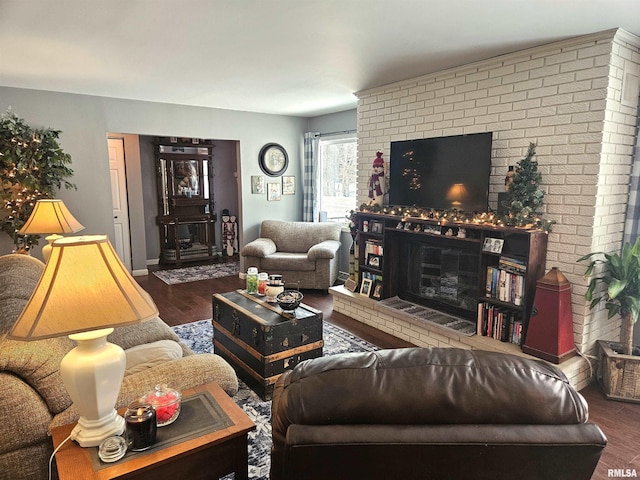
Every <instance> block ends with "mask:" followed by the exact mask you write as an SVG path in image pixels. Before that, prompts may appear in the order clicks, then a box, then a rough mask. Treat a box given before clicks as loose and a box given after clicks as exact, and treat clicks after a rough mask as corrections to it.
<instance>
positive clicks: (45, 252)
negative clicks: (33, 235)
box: [42, 233, 64, 263]
mask: <svg viewBox="0 0 640 480" xmlns="http://www.w3.org/2000/svg"><path fill="white" fill-rule="evenodd" d="M59 238H64V237H63V236H62V235H58V234H57V233H52V234H51V235H47V236H46V237H44V239H45V240H46V241H47V242H49V243H47V244H46V245H43V247H42V258H44V263H47V262H48V261H49V257H50V256H51V249H52V248H53V247H52V246H51V245H53V242H55V241H56V240H57V239H59Z"/></svg>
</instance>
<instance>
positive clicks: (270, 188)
mask: <svg viewBox="0 0 640 480" xmlns="http://www.w3.org/2000/svg"><path fill="white" fill-rule="evenodd" d="M281 187H282V184H281V183H267V200H268V201H270V202H279V201H280V197H281V195H282V189H281Z"/></svg>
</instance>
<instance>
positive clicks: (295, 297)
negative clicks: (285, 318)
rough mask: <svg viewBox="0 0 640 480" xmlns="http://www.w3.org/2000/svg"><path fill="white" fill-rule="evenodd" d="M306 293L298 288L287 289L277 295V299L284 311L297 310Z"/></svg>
mask: <svg viewBox="0 0 640 480" xmlns="http://www.w3.org/2000/svg"><path fill="white" fill-rule="evenodd" d="M303 298H304V295H302V293H300V292H299V291H298V290H285V291H284V292H281V293H279V294H278V295H276V301H277V302H278V305H279V306H280V308H281V309H282V310H284V311H291V310H295V309H296V308H298V307H299V306H300V303H302V299H303Z"/></svg>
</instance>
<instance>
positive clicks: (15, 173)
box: [0, 111, 76, 251]
mask: <svg viewBox="0 0 640 480" xmlns="http://www.w3.org/2000/svg"><path fill="white" fill-rule="evenodd" d="M59 137H60V131H59V130H53V129H51V128H33V127H31V126H29V125H28V124H27V123H26V122H25V121H24V120H23V119H22V118H18V117H17V116H16V115H15V114H14V113H12V112H11V111H9V112H7V113H6V114H4V115H2V117H0V230H2V231H4V232H6V233H7V234H9V236H11V238H12V239H13V243H14V244H15V245H16V250H17V251H28V250H29V249H30V248H31V246H32V245H34V244H35V245H37V244H38V238H39V237H38V236H37V235H27V236H23V235H19V234H18V230H20V228H21V227H22V225H24V223H25V222H26V220H27V219H28V218H29V215H31V211H32V210H33V206H34V205H35V203H36V200H39V199H41V198H52V197H53V194H54V192H55V191H56V190H59V189H60V188H61V187H62V186H64V187H65V188H67V189H71V188H74V189H75V188H76V186H75V185H74V184H72V183H70V182H69V181H67V180H66V179H67V178H68V177H70V176H72V175H73V170H71V168H69V165H70V164H71V157H70V156H69V154H67V153H64V151H63V150H62V148H61V147H60V144H59V142H58V139H59Z"/></svg>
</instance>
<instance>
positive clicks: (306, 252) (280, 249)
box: [240, 220, 341, 290]
mask: <svg viewBox="0 0 640 480" xmlns="http://www.w3.org/2000/svg"><path fill="white" fill-rule="evenodd" d="M340 228H341V227H340V225H339V224H337V223H331V222H322V223H313V222H286V221H281V220H264V221H263V222H262V223H261V225H260V238H258V239H256V240H253V241H252V242H249V243H247V244H246V245H245V246H244V247H242V250H241V251H240V254H241V255H242V256H243V257H245V258H246V266H247V267H257V268H258V270H259V271H261V272H267V273H269V274H279V275H282V277H283V280H284V281H285V283H294V284H298V285H299V288H310V289H318V290H328V289H329V287H331V286H333V284H334V283H335V281H336V279H337V278H338V268H339V262H340V259H339V257H338V250H339V249H340Z"/></svg>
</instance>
